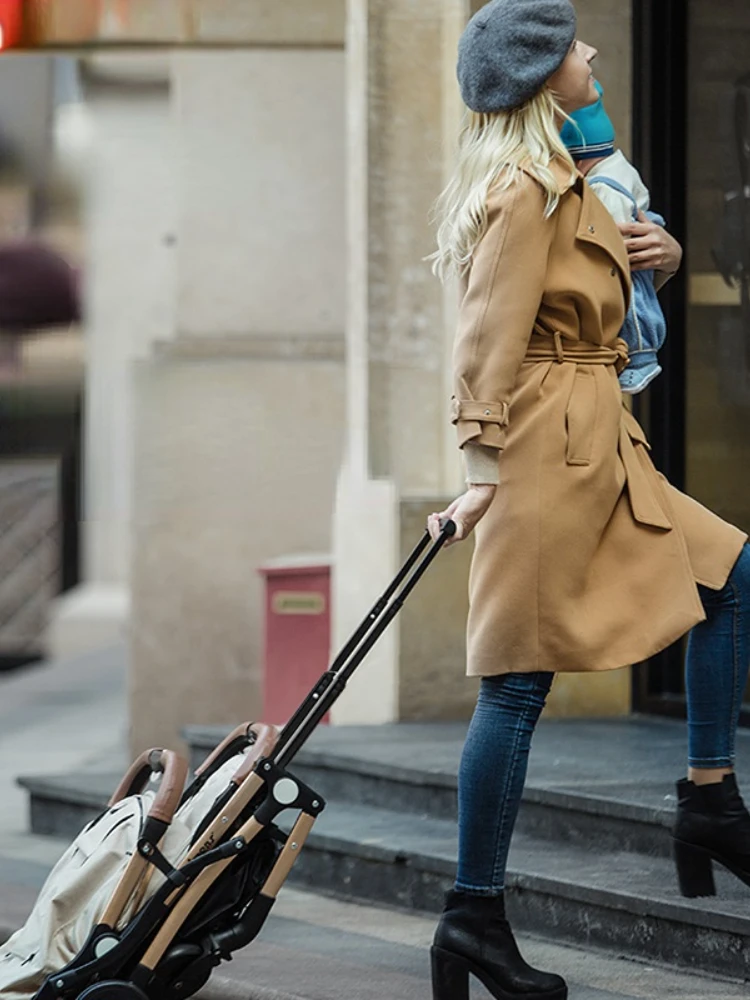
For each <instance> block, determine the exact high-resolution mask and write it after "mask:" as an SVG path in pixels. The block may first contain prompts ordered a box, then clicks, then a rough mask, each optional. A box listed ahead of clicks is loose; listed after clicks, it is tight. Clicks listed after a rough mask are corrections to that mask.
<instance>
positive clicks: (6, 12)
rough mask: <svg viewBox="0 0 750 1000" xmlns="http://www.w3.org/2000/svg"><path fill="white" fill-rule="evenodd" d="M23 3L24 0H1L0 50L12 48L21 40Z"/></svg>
mask: <svg viewBox="0 0 750 1000" xmlns="http://www.w3.org/2000/svg"><path fill="white" fill-rule="evenodd" d="M22 3H23V0H0V51H3V50H4V49H12V48H13V47H14V46H15V45H18V44H19V43H20V42H21V35H22V32H23V7H22Z"/></svg>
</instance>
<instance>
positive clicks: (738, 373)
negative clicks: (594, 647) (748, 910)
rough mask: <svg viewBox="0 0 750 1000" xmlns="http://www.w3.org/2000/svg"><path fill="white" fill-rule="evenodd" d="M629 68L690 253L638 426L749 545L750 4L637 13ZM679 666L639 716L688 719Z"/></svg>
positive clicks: (656, 172)
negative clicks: (659, 368) (657, 374)
mask: <svg viewBox="0 0 750 1000" xmlns="http://www.w3.org/2000/svg"><path fill="white" fill-rule="evenodd" d="M634 68H635V71H636V72H635V79H636V93H635V102H634V122H635V125H634V139H635V142H634V157H635V158H636V164H637V165H639V166H640V165H641V163H642V164H643V169H644V174H645V176H646V177H647V178H648V179H649V180H650V182H651V185H652V194H653V195H654V199H653V200H654V207H655V208H657V210H659V211H663V214H664V215H665V216H666V217H667V219H668V223H669V225H670V229H671V230H672V231H673V232H674V233H675V235H676V236H677V237H678V239H681V241H682V242H683V245H684V246H685V252H686V254H685V265H684V267H683V273H682V275H681V277H680V279H679V280H676V281H675V282H674V286H673V287H672V288H670V289H669V291H668V293H666V294H665V296H664V303H665V307H666V311H667V319H668V323H669V334H668V340H669V345H668V350H667V352H666V354H665V358H664V369H665V374H664V376H663V377H662V379H660V380H658V381H659V382H661V383H662V384H661V385H657V383H655V384H654V389H653V390H652V391H651V392H650V393H649V394H648V397H649V398H647V399H643V400H641V401H640V412H639V416H641V418H642V419H644V421H645V422H646V423H647V425H648V429H649V433H650V437H651V439H652V442H653V443H654V446H655V447H654V458H655V461H656V462H657V465H659V466H660V467H661V468H662V469H664V471H665V472H666V473H667V475H668V476H669V478H670V479H671V480H672V482H674V483H675V485H676V486H679V487H682V488H684V489H686V490H687V492H688V493H690V494H691V495H692V496H694V497H695V498H696V499H697V500H699V501H700V502H701V503H703V504H705V505H706V506H708V507H710V508H711V509H712V510H714V511H716V513H717V514H719V515H720V516H721V517H724V518H726V519H727V520H728V521H731V522H732V523H734V524H737V525H738V526H739V527H741V528H743V529H744V530H745V531H748V532H750V3H748V2H747V0H687V2H685V0H636V2H635V4H634ZM639 156H640V157H641V159H640V160H639V159H638V157H639ZM662 205H663V206H664V208H663V209H662V207H661V206H662ZM682 653H683V650H682V644H678V645H677V646H676V647H675V648H673V649H672V650H669V651H667V652H666V653H665V654H662V655H661V656H659V657H656V658H654V660H653V661H652V662H651V663H650V664H648V665H645V666H643V667H641V668H640V669H638V670H637V672H636V686H635V688H636V697H635V707H636V708H637V709H639V710H645V711H655V712H659V713H664V714H681V713H682V712H684V681H683V672H682ZM745 715H746V719H745V721H750V690H749V691H748V705H747V711H746V713H745Z"/></svg>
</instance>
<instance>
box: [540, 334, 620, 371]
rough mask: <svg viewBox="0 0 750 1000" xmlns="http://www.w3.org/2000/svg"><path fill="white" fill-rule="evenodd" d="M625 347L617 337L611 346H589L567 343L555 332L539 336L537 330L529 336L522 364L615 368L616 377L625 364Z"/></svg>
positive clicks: (567, 341)
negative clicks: (525, 362) (544, 363)
mask: <svg viewBox="0 0 750 1000" xmlns="http://www.w3.org/2000/svg"><path fill="white" fill-rule="evenodd" d="M629 360H630V358H629V356H628V345H627V344H626V343H625V341H624V340H622V339H621V338H620V337H618V338H617V339H616V340H615V341H614V342H613V343H612V345H611V346H605V345H603V344H592V343H591V342H590V341H588V340H566V339H565V338H564V337H563V335H562V334H561V333H560V332H559V330H556V331H555V332H554V333H551V334H550V333H542V332H541V331H540V330H539V329H538V328H535V332H534V333H532V335H531V339H530V340H529V346H528V348H527V350H526V357H525V358H524V361H530V362H534V363H536V362H539V361H557V362H558V363H559V364H564V363H566V362H567V363H569V364H577V365H614V367H615V370H616V371H617V374H618V375H619V373H620V372H621V371H622V370H623V368H625V367H626V365H627V364H628V362H629Z"/></svg>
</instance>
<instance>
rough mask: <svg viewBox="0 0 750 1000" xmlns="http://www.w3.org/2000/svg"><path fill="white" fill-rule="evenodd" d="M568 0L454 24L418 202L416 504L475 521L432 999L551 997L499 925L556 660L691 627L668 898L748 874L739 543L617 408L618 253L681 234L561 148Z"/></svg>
mask: <svg viewBox="0 0 750 1000" xmlns="http://www.w3.org/2000/svg"><path fill="white" fill-rule="evenodd" d="M575 29H576V21H575V12H574V10H573V8H572V6H571V5H570V3H569V2H568V0H493V2H492V3H489V4H488V5H487V6H485V7H484V8H483V9H482V10H480V11H479V13H478V14H477V15H475V17H474V18H473V19H472V21H471V22H470V23H469V25H468V27H467V29H466V32H465V34H464V36H463V37H462V40H461V44H460V49H459V65H458V73H459V81H460V84H461V89H462V94H463V97H464V101H465V103H466V104H467V105H468V106H469V108H470V109H471V110H472V112H473V114H472V116H471V118H470V121H469V124H468V126H467V128H466V129H465V130H464V132H463V134H462V138H461V143H460V148H459V157H458V165H457V168H456V172H455V175H454V177H453V179H452V181H451V183H450V184H449V186H448V187H447V189H446V191H445V192H444V194H443V196H442V198H441V200H440V203H439V215H440V219H441V225H440V229H439V234H438V244H439V250H438V252H437V254H436V269H437V270H438V272H439V273H440V274H447V273H449V272H451V271H457V272H459V273H460V274H461V275H462V276H463V279H464V294H463V298H462V304H461V310H460V319H459V329H458V337H457V342H456V347H455V355H454V362H455V395H454V399H453V422H454V423H455V425H456V427H457V430H458V443H459V446H460V447H462V448H463V452H464V456H465V458H466V466H467V473H468V476H467V481H468V484H469V485H468V489H467V491H466V492H465V493H464V494H463V495H462V496H460V497H458V498H457V499H456V500H455V501H454V502H453V503H452V504H451V505H450V506H449V507H448V508H447V510H444V511H441V512H440V513H436V514H433V515H431V516H430V518H429V520H428V527H429V530H430V533H431V534H432V536H433V537H437V535H438V533H439V531H440V522H441V519H442V518H445V517H452V518H453V520H454V521H455V522H456V524H457V526H458V531H457V534H456V540H461V539H465V538H467V537H468V536H469V535H470V534H471V532H472V530H473V529H474V528H475V527H476V529H477V530H476V548H475V554H474V560H473V563H472V570H471V578H470V597H471V610H470V614H469V622H468V672H469V674H471V675H474V676H479V677H481V678H482V682H481V687H480V694H479V699H478V703H477V708H476V712H475V714H474V718H473V720H472V723H471V726H470V728H469V733H468V736H467V740H466V746H465V749H464V753H463V757H462V761H461V767H460V773H459V861H458V873H457V880H456V886H455V889H454V890H453V891H452V892H450V893H449V894H448V897H447V899H446V906H445V911H444V913H443V916H442V918H441V921H440V924H439V926H438V929H437V932H436V935H435V942H434V946H433V951H432V955H433V991H434V997H435V1000H468V995H469V994H468V983H469V973H472V974H474V975H475V976H477V977H479V978H480V979H481V980H482V981H483V982H484V983H485V985H486V986H487V988H488V989H489V990H490V991H491V992H492V994H493V996H495V997H498V998H500V997H501V998H504V1000H508V998H514V997H519V998H521V997H522V998H525V1000H542V998H544V1000H563V998H564V997H566V996H567V988H566V986H565V982H564V981H563V980H562V979H561V978H560V977H559V976H556V975H554V974H551V973H542V972H538V971H536V970H535V969H532V968H531V967H530V966H528V965H527V964H526V962H524V960H523V959H522V957H521V956H520V954H519V952H518V949H517V947H516V944H515V942H514V940H513V936H512V933H511V930H510V927H509V926H508V924H507V921H506V920H505V911H504V904H503V888H504V879H505V867H506V860H507V855H508V847H509V843H510V837H511V833H512V830H513V825H514V822H515V819H516V814H517V811H518V806H519V803H520V799H521V793H522V790H523V785H524V781H525V776H526V765H527V758H528V753H529V746H530V742H531V736H532V733H533V730H534V726H535V724H536V722H537V719H538V718H539V715H540V713H541V711H542V708H543V706H544V701H545V697H546V695H547V693H548V691H549V688H550V685H551V682H552V679H553V676H554V673H555V672H556V671H560V670H562V671H595V670H607V669H613V668H616V667H622V666H625V665H627V664H631V663H637V662H639V661H641V660H644V659H647V658H648V657H649V656H652V655H653V654H654V653H656V652H657V651H658V650H660V649H663V648H664V647H665V646H667V645H669V644H670V643H671V642H673V641H674V640H675V639H677V638H679V637H680V636H681V635H683V634H684V633H686V632H687V631H689V630H691V629H692V632H691V636H690V641H689V644H688V656H687V670H686V672H687V689H688V715H689V758H688V764H689V780H688V779H685V780H683V781H680V782H679V783H678V793H679V806H678V816H677V823H676V827H675V849H676V858H677V864H678V873H679V880H680V888H681V890H682V892H683V893H685V894H686V895H691V896H695V895H708V894H711V893H712V892H713V891H714V889H713V879H712V872H711V863H712V859H715V860H718V861H720V862H721V863H723V864H724V865H726V866H727V867H728V868H730V870H732V871H734V872H735V873H736V874H737V875H738V876H739V877H740V878H742V879H743V881H746V882H747V883H748V884H750V815H748V813H747V811H746V809H745V807H744V805H743V804H742V800H741V798H740V796H739V792H738V790H737V784H736V780H735V777H734V774H733V770H732V769H733V764H734V734H735V730H736V726H737V721H738V713H739V708H740V703H741V700H742V692H743V690H744V687H745V683H746V678H747V667H748V656H749V651H750V547H748V546H746V545H745V542H746V537H747V536H746V535H745V534H743V533H742V532H741V531H739V530H738V529H737V528H735V527H733V526H732V525H729V524H726V523H725V522H724V521H722V520H721V519H720V518H718V517H716V516H715V515H714V514H712V513H711V512H710V511H708V510H706V509H705V508H704V507H701V506H700V505H699V504H698V503H696V502H695V501H694V500H692V499H690V498H689V497H687V496H685V495H684V494H682V493H680V492H678V491H677V490H675V489H674V488H673V487H671V486H670V485H669V483H667V481H666V480H665V479H664V478H663V477H662V476H660V475H659V474H658V473H657V472H656V471H655V469H654V467H653V465H652V464H651V460H650V458H649V454H648V444H647V441H646V438H645V436H644V434H643V431H642V430H641V428H640V427H639V425H638V423H637V422H636V420H635V419H634V418H633V417H632V415H631V414H630V413H629V412H628V411H627V410H626V409H625V408H624V407H623V405H622V396H621V391H620V387H619V383H618V378H617V374H618V372H619V371H620V370H621V369H622V367H623V365H624V364H626V363H627V355H626V350H625V345H624V343H623V342H622V341H621V340H620V339H619V338H618V332H619V330H620V328H621V326H622V322H623V319H624V317H625V313H626V307H627V302H628V297H629V293H630V265H632V266H634V267H636V266H637V267H640V266H643V267H656V268H657V269H658V270H660V271H662V272H664V276H666V275H667V274H668V273H669V272H670V271H673V270H675V269H676V267H677V266H678V264H679V256H680V253H679V248H677V247H676V246H675V244H674V242H673V241H671V240H668V239H667V238H666V237H661V236H660V235H659V234H658V233H657V232H656V231H655V228H654V227H649V226H648V225H645V224H644V225H643V226H641V227H638V229H637V231H636V235H635V239H634V240H633V234H632V233H631V232H629V231H628V232H627V233H626V235H627V236H628V237H629V238H628V243H629V244H630V247H629V249H630V250H631V251H632V254H631V257H630V261H629V259H628V252H627V249H626V243H625V241H624V240H623V237H622V235H621V233H620V232H619V231H618V229H617V227H616V226H615V224H614V222H613V221H612V219H611V217H610V215H609V213H608V212H607V210H606V209H605V208H604V206H603V205H602V204H601V202H600V201H599V199H598V198H597V197H596V196H595V195H594V193H593V192H592V191H591V189H590V188H589V187H588V185H587V183H586V182H585V180H584V178H583V176H582V174H581V173H580V172H579V171H578V170H577V169H576V167H575V164H574V163H573V161H572V160H571V159H570V157H569V154H568V152H567V150H566V149H565V147H564V145H563V143H562V141H561V139H560V134H559V132H560V128H561V127H562V125H563V123H564V121H565V120H566V119H565V116H566V114H568V113H570V112H572V111H574V110H576V109H578V108H580V107H583V106H584V105H586V104H590V103H591V102H592V101H593V100H595V99H596V90H595V88H594V79H593V75H592V73H591V67H590V62H591V60H592V59H593V58H594V56H595V55H596V52H595V50H594V49H592V48H590V47H588V46H586V45H584V44H582V43H580V42H576V41H575Z"/></svg>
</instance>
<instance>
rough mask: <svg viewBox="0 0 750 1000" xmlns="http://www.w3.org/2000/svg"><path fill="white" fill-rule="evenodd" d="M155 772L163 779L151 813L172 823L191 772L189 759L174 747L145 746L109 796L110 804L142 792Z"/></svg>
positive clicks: (154, 817) (151, 817)
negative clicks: (149, 748) (146, 747)
mask: <svg viewBox="0 0 750 1000" xmlns="http://www.w3.org/2000/svg"><path fill="white" fill-rule="evenodd" d="M152 774H161V775H162V779H161V784H160V786H159V791H158V792H157V793H156V797H155V799H154V801H153V804H152V806H151V809H150V810H149V814H148V817H149V819H158V820H160V821H161V822H162V823H171V822H172V817H173V816H174V813H175V810H176V809H177V806H178V805H179V802H180V799H181V797H182V791H183V789H184V787H185V780H186V779H187V774H188V764H187V761H186V760H184V759H183V758H182V757H180V755H179V754H177V753H175V752H174V750H162V749H159V748H154V749H153V750H144V752H143V753H142V754H141V755H140V757H138V758H137V760H135V761H133V763H132V764H131V765H130V767H129V769H128V772H127V774H126V775H125V777H124V778H123V779H122V781H121V782H120V784H119V785H118V786H117V789H116V791H115V793H114V795H113V796H112V798H111V799H110V800H109V805H110V807H112V806H114V805H116V804H117V803H118V802H121V801H122V800H123V799H124V798H126V797H127V796H128V795H138V794H139V792H142V791H143V789H144V788H145V787H146V785H147V783H148V781H149V779H150V778H151V775H152Z"/></svg>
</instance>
